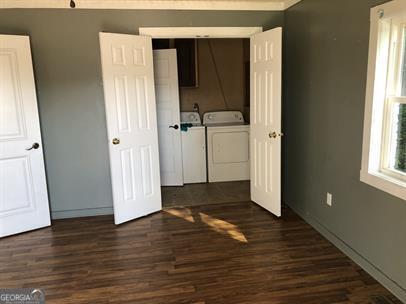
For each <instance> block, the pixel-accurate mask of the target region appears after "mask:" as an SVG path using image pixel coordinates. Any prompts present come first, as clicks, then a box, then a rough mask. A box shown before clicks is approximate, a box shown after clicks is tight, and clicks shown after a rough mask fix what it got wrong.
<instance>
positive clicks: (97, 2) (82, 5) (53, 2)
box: [0, 0, 300, 11]
mask: <svg viewBox="0 0 406 304" xmlns="http://www.w3.org/2000/svg"><path fill="white" fill-rule="evenodd" d="M74 1H75V3H76V8H75V9H159V10H230V11H235V10H237V11H283V10H285V9H287V8H289V7H291V6H292V5H294V4H296V3H298V2H299V1H300V0H281V1H266V0H74ZM69 2H70V0H0V9H7V8H66V9H70V6H69Z"/></svg>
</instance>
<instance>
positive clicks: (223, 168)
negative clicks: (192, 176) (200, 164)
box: [203, 111, 250, 183]
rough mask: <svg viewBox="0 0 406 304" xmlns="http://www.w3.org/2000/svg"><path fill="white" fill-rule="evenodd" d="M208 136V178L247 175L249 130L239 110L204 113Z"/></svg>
mask: <svg viewBox="0 0 406 304" xmlns="http://www.w3.org/2000/svg"><path fill="white" fill-rule="evenodd" d="M203 124H204V125H205V126H206V130H207V131H206V133H207V135H206V138H207V169H208V175H209V182H210V183H212V182H226V181H238V180H249V179H250V154H249V132H250V126H249V125H248V124H246V123H245V121H244V117H243V115H242V113H241V112H240V111H223V112H207V113H205V114H204V115H203Z"/></svg>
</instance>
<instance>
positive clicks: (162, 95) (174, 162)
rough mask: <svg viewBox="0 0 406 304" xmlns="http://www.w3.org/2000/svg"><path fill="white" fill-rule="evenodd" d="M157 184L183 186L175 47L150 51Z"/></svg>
mask: <svg viewBox="0 0 406 304" xmlns="http://www.w3.org/2000/svg"><path fill="white" fill-rule="evenodd" d="M154 75H155V93H156V104H157V117H158V138H159V163H160V170H161V186H183V171H182V142H181V131H180V108H179V83H178V65H177V58H176V50H175V49H167V50H155V51H154Z"/></svg>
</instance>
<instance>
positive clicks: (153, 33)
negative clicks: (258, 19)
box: [139, 26, 263, 39]
mask: <svg viewBox="0 0 406 304" xmlns="http://www.w3.org/2000/svg"><path fill="white" fill-rule="evenodd" d="M262 31H263V29H262V26H260V27H140V28H139V32H140V35H142V36H150V37H151V38H152V39H157V38H161V39H162V38H197V39H207V38H250V37H251V36H252V35H255V34H258V33H261V32H262Z"/></svg>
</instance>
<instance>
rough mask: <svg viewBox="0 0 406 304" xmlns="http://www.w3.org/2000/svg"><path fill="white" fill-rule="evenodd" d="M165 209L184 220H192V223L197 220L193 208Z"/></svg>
mask: <svg viewBox="0 0 406 304" xmlns="http://www.w3.org/2000/svg"><path fill="white" fill-rule="evenodd" d="M164 211H165V212H166V213H169V214H170V215H173V216H177V217H180V218H183V219H184V220H187V221H188V222H191V223H194V222H195V219H194V218H193V215H192V210H190V209H189V208H181V209H165V210H164Z"/></svg>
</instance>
